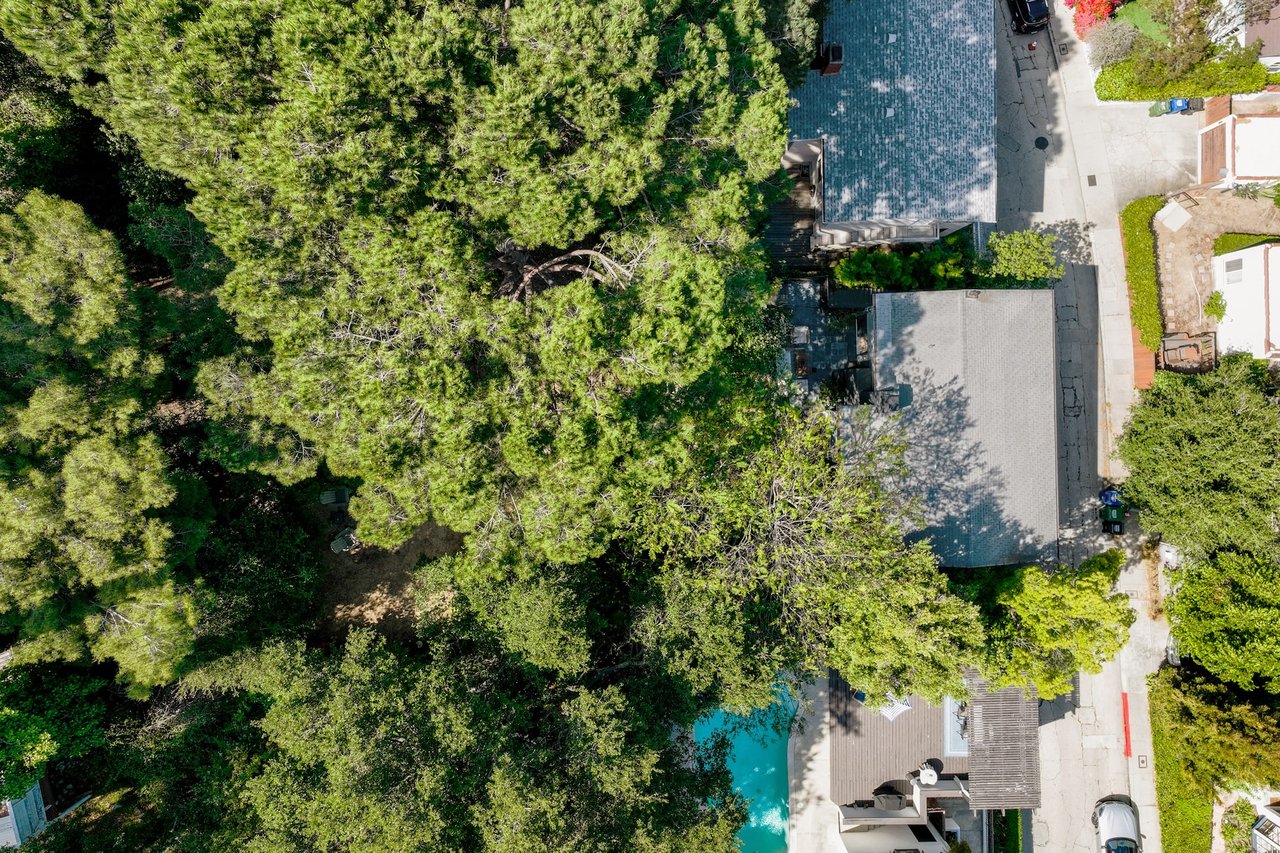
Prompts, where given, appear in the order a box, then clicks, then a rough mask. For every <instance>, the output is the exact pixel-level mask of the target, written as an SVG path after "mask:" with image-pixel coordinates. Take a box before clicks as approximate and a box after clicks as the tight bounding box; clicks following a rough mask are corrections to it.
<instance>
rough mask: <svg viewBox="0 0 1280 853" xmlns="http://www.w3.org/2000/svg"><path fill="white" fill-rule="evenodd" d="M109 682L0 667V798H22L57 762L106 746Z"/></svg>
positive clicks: (37, 669) (48, 670)
mask: <svg viewBox="0 0 1280 853" xmlns="http://www.w3.org/2000/svg"><path fill="white" fill-rule="evenodd" d="M104 686H105V682H103V681H101V680H99V679H95V678H88V677H85V676H83V675H80V674H78V673H74V672H63V671H55V670H54V669H52V668H49V667H28V666H16V665H13V666H6V667H5V668H4V669H0V767H3V768H4V774H3V778H2V779H0V797H3V798H17V797H20V796H22V795H23V794H25V793H26V792H27V790H28V789H29V788H30V787H31V786H32V785H34V784H35V783H36V782H38V781H39V780H40V778H41V777H42V776H43V775H44V768H45V766H46V765H47V764H48V763H49V762H50V761H53V760H58V759H67V758H77V757H80V756H82V755H85V754H86V753H88V752H89V751H91V750H93V749H95V748H98V747H101V746H103V745H104V744H105V743H106V737H105V731H104V723H105V716H106V706H105V704H104V703H103V700H102V697H101V695H100V691H101V690H102V688H103V687H104Z"/></svg>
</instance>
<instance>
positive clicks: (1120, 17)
mask: <svg viewBox="0 0 1280 853" xmlns="http://www.w3.org/2000/svg"><path fill="white" fill-rule="evenodd" d="M1147 7H1148V3H1147V0H1133V2H1130V3H1125V4H1124V5H1123V6H1121V7H1120V8H1119V9H1117V10H1116V14H1115V18H1116V20H1117V21H1128V22H1129V23H1131V24H1133V25H1134V26H1135V27H1137V28H1138V31H1139V32H1140V33H1142V34H1143V35H1145V36H1147V37H1149V38H1153V39H1155V40H1156V41H1158V42H1160V43H1161V44H1164V43H1165V42H1167V41H1168V40H1169V33H1168V32H1166V31H1165V28H1164V26H1163V25H1162V24H1160V23H1158V22H1157V21H1156V19H1155V18H1153V17H1151V10H1150V9H1149V8H1147Z"/></svg>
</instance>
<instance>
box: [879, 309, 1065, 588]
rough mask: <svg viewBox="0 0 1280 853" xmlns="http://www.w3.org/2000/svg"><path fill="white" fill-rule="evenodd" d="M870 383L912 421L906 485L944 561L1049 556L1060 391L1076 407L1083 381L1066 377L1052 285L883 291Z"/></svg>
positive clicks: (1053, 554)
mask: <svg viewBox="0 0 1280 853" xmlns="http://www.w3.org/2000/svg"><path fill="white" fill-rule="evenodd" d="M871 319H872V330H873V331H872V336H873V344H872V347H871V352H872V354H871V358H872V373H873V376H874V384H875V388H876V389H878V390H879V391H880V392H881V393H882V394H884V393H888V394H889V395H891V396H892V399H893V404H894V406H895V407H896V408H897V409H898V410H900V411H901V413H902V414H901V417H902V420H903V425H904V427H905V429H906V434H907V441H908V451H907V460H906V461H907V466H908V469H909V475H908V476H909V480H908V484H907V485H908V488H909V491H911V492H912V493H913V494H914V495H915V496H916V497H917V498H918V499H919V501H920V504H921V510H922V511H923V513H924V516H925V525H924V528H923V529H922V530H921V531H919V533H918V536H920V537H925V536H927V537H929V538H931V539H932V541H933V548H934V551H935V552H936V553H937V554H938V556H939V558H940V559H941V561H942V565H944V566H949V567H956V568H978V567H984V566H1004V565H1014V564H1023V565H1025V564H1028V563H1047V562H1053V561H1054V560H1056V558H1057V550H1056V548H1057V540H1058V442H1057V435H1058V432H1057V423H1058V420H1057V419H1058V412H1057V407H1058V401H1059V394H1061V398H1062V402H1063V405H1064V407H1066V412H1065V413H1066V414H1067V415H1068V416H1070V415H1072V414H1079V411H1080V410H1079V408H1078V406H1079V404H1080V402H1082V399H1083V396H1084V391H1085V389H1084V387H1083V385H1081V384H1079V383H1082V382H1083V380H1072V384H1070V385H1069V386H1068V387H1060V386H1059V383H1058V376H1057V359H1056V355H1055V326H1054V305H1053V291H1052V290H1048V289H1046V290H967V291H961V290H951V291H928V292H916V293H880V294H876V296H875V303H874V309H873V314H872V318H871Z"/></svg>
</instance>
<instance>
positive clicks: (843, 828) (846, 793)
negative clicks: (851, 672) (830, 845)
mask: <svg viewBox="0 0 1280 853" xmlns="http://www.w3.org/2000/svg"><path fill="white" fill-rule="evenodd" d="M965 681H966V685H967V687H968V688H969V692H970V696H969V699H968V701H967V702H966V703H960V702H956V701H954V700H950V699H948V700H947V701H946V702H944V703H943V705H942V706H937V705H930V704H927V703H925V702H923V701H922V700H920V699H918V698H915V697H910V698H909V699H908V700H906V701H905V702H904V703H902V704H905V705H909V706H910V707H909V708H908V709H906V710H900V711H899V712H898V713H896V715H893V716H892V719H891V718H890V715H889V714H886V713H884V712H883V711H873V710H871V709H869V708H867V707H866V705H864V704H863V702H862V697H861V694H859V693H857V692H856V691H854V690H852V689H851V688H850V687H849V685H848V684H846V683H845V682H844V681H842V680H841V679H840V678H839V676H837V675H835V674H834V673H833V674H832V675H831V677H830V688H829V700H828V701H829V706H828V720H827V723H828V725H829V726H830V732H829V739H830V740H829V742H830V773H831V779H830V786H831V787H830V796H831V799H832V801H833V802H834V803H835V805H836V806H837V807H838V810H839V819H838V820H839V833H840V840H841V842H842V843H843V846H844V848H845V850H846V851H849V853H889V851H895V850H912V851H918V853H947V851H948V850H949V849H950V848H949V846H948V845H947V842H946V840H945V838H946V834H947V833H948V832H954V833H956V834H958V835H964V834H968V835H969V836H970V837H973V836H974V835H977V836H981V834H982V832H983V830H982V828H981V827H982V818H981V814H980V813H981V812H984V811H993V810H1003V809H1035V808H1039V806H1040V740H1039V724H1040V717H1039V710H1038V702H1037V700H1036V698H1035V696H1034V695H1033V696H1031V697H1027V696H1025V695H1024V694H1023V692H1022V689H1021V688H1020V687H1009V688H1005V689H1003V690H995V691H993V690H991V689H990V688H989V687H988V685H987V684H986V682H985V681H983V680H982V678H981V677H980V676H978V675H977V674H976V673H973V672H970V673H968V674H967V675H966V677H965Z"/></svg>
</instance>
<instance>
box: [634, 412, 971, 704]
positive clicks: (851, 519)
mask: <svg viewBox="0 0 1280 853" xmlns="http://www.w3.org/2000/svg"><path fill="white" fill-rule="evenodd" d="M834 435H835V430H834V424H833V422H832V421H831V419H830V417H829V416H828V415H827V414H826V413H823V412H820V411H816V412H812V413H810V414H808V415H801V414H799V413H793V412H787V413H784V414H783V415H782V425H781V427H780V428H779V429H778V431H777V432H776V433H775V434H774V435H773V437H772V440H771V441H770V443H769V444H768V445H767V446H765V447H764V448H763V449H761V450H760V451H758V452H756V453H755V454H754V455H752V456H751V457H750V458H748V459H747V460H745V461H743V462H736V461H733V460H725V463H724V464H723V466H722V467H719V468H717V469H713V470H711V471H708V472H706V473H705V474H703V475H702V476H701V477H699V478H697V479H692V478H691V479H689V480H686V481H684V482H681V483H679V484H678V485H677V486H675V487H673V488H671V489H669V490H665V491H663V492H660V493H659V494H658V496H657V499H656V500H654V501H652V502H650V503H649V504H648V505H646V506H645V507H644V508H643V509H642V511H641V512H640V513H639V514H638V516H637V518H636V520H635V522H634V527H633V532H632V534H631V535H632V537H633V540H632V541H633V542H634V546H633V547H634V549H635V552H636V554H637V555H638V556H640V555H643V556H645V557H648V558H650V559H654V560H656V561H657V563H658V569H657V574H656V576H655V577H654V580H653V581H652V584H653V595H654V600H653V602H652V603H651V604H650V605H648V607H647V608H646V611H645V612H644V613H643V614H642V615H641V616H640V618H639V619H638V623H637V628H636V630H637V632H638V636H639V637H640V638H641V642H642V643H644V644H645V645H647V646H649V647H651V648H652V649H653V650H654V652H655V653H656V654H658V655H659V656H660V657H661V659H662V660H663V662H664V665H665V666H666V667H667V668H668V669H669V671H671V672H673V673H675V674H678V675H679V676H680V677H681V678H683V679H685V680H687V681H688V682H689V683H690V684H691V686H693V687H694V688H695V689H699V690H706V689H710V688H712V687H715V688H716V689H717V690H718V692H720V693H721V695H722V697H723V699H724V701H725V702H726V704H727V705H729V706H730V707H737V708H751V707H761V706H763V705H767V704H768V703H769V702H770V701H771V695H770V690H771V684H772V682H773V679H774V678H776V677H778V674H779V673H787V672H790V673H794V675H795V677H796V678H803V677H804V676H805V675H806V674H808V673H812V672H815V671H820V670H821V669H823V668H824V667H826V666H832V667H834V668H836V669H837V670H839V671H840V673H841V675H843V676H844V678H845V679H846V680H847V681H849V683H851V684H854V685H855V686H857V687H858V688H859V689H862V690H864V691H865V692H866V694H867V695H868V696H872V697H883V696H884V695H885V694H886V693H893V694H894V695H898V696H903V695H906V694H908V693H917V694H920V695H922V696H924V697H925V698H927V699H931V700H935V701H941V699H942V697H943V696H944V695H947V694H951V695H960V693H961V692H962V691H963V687H962V685H961V672H962V670H963V668H964V666H965V665H966V664H967V663H969V662H971V661H972V660H974V659H976V656H977V653H978V650H979V649H980V648H981V645H982V632H981V630H980V629H975V627H974V626H975V624H976V622H977V613H976V610H975V609H974V608H973V606H972V605H970V604H969V603H967V602H965V601H963V600H961V599H959V598H957V597H955V596H953V595H951V594H950V593H949V592H948V590H947V587H946V580H945V578H944V577H943V575H942V574H941V572H939V571H938V568H937V560H936V558H935V557H934V555H933V553H932V551H931V550H930V549H929V546H928V544H927V543H918V544H916V545H907V544H906V543H905V542H904V541H903V534H904V533H905V532H906V528H905V526H904V524H905V521H906V519H904V518H903V516H902V515H901V513H900V512H899V511H898V507H897V504H896V498H895V497H894V496H893V495H892V494H890V493H888V492H887V491H886V487H885V482H884V478H882V477H881V476H880V475H881V473H882V472H883V471H884V470H885V469H886V468H892V467H894V466H899V467H900V466H901V464H902V463H901V453H902V447H901V446H900V445H898V444H896V443H895V442H894V440H893V438H892V436H891V434H886V435H885V436H883V437H882V438H881V440H879V441H878V442H877V443H876V444H874V445H872V446H870V447H868V448H866V450H865V451H864V453H865V455H867V456H870V457H873V458H866V459H864V458H858V457H855V458H852V459H850V458H847V457H845V456H844V455H843V454H842V453H841V451H840V450H838V449H837V446H836V445H835V442H834ZM890 650H892V651H890Z"/></svg>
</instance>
